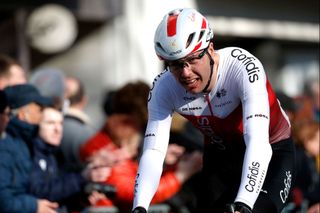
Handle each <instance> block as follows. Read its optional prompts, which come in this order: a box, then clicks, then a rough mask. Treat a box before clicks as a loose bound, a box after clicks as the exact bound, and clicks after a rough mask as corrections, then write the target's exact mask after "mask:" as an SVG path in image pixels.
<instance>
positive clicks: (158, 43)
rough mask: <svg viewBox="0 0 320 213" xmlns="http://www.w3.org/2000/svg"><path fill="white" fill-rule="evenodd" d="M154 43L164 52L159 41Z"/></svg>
mask: <svg viewBox="0 0 320 213" xmlns="http://www.w3.org/2000/svg"><path fill="white" fill-rule="evenodd" d="M156 45H157V47H159V48H160V49H161V50H162V51H164V52H165V50H164V49H163V47H162V46H161V44H160V42H157V43H156Z"/></svg>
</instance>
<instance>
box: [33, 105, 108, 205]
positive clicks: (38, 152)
mask: <svg viewBox="0 0 320 213" xmlns="http://www.w3.org/2000/svg"><path fill="white" fill-rule="evenodd" d="M62 125H63V115H62V112H61V111H59V110H57V109H55V108H53V107H46V108H44V110H43V117H42V120H41V122H40V125H39V136H38V137H37V139H35V140H33V162H34V165H33V170H32V173H31V184H30V192H31V193H32V194H34V195H36V196H37V197H40V198H45V199H48V200H50V201H56V202H58V203H59V204H60V206H65V207H67V209H68V210H69V211H73V210H77V211H79V210H81V208H84V207H85V206H86V205H85V204H86V195H85V194H83V193H82V192H83V191H84V188H85V185H86V184H87V183H89V182H102V181H104V180H105V179H106V178H107V176H108V175H109V173H110V170H111V169H110V167H105V166H101V165H97V164H95V163H91V164H89V165H87V166H86V167H85V169H84V170H83V171H82V172H65V171H62V170H59V168H58V164H57V159H56V156H55V153H56V151H57V149H58V146H59V145H60V143H61V138H62V133H63V126H62ZM79 199H80V201H81V203H80V202H78V201H79ZM72 200H77V201H76V204H75V205H74V202H73V201H72ZM71 201H72V202H71ZM88 204H89V203H88Z"/></svg>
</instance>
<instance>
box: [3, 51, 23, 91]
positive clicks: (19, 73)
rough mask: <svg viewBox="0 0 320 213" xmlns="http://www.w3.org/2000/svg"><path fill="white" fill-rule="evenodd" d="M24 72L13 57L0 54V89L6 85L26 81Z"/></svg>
mask: <svg viewBox="0 0 320 213" xmlns="http://www.w3.org/2000/svg"><path fill="white" fill-rule="evenodd" d="M26 81H27V79H26V73H25V71H24V70H23V68H22V67H21V66H20V65H19V64H18V62H16V61H15V60H14V59H13V58H10V57H9V56H7V55H1V54H0V90H3V89H4V88H5V87H7V86H12V85H16V84H24V83H26Z"/></svg>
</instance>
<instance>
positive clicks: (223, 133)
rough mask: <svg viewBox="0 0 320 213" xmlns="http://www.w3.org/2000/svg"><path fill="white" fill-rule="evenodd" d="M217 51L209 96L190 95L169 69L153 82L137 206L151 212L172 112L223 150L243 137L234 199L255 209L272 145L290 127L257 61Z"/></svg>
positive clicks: (234, 49)
mask: <svg viewBox="0 0 320 213" xmlns="http://www.w3.org/2000/svg"><path fill="white" fill-rule="evenodd" d="M217 53H218V54H219V56H220V60H219V66H218V71H217V72H218V74H217V80H216V85H215V87H214V89H213V90H212V91H210V93H208V94H204V93H199V94H192V93H189V92H187V91H186V90H185V89H184V88H183V86H182V85H180V84H179V83H178V82H177V81H176V79H175V77H174V76H173V74H172V73H170V72H169V71H167V70H165V71H163V72H162V73H161V74H159V75H158V76H157V77H156V78H155V80H154V82H153V85H152V88H151V91H150V95H149V103H148V110H149V121H148V125H147V129H146V133H145V140H144V152H143V155H142V157H141V160H140V164H139V171H138V174H137V179H136V187H135V199H134V207H136V206H143V207H145V208H146V209H147V208H148V207H149V204H150V202H151V199H152V197H153V195H154V193H155V192H156V189H157V186H158V183H159V180H160V176H161V173H162V165H163V160H164V157H165V153H166V150H167V146H168V141H169V132H170V127H171V120H172V113H173V112H174V111H175V112H178V113H179V114H181V115H182V116H184V117H185V118H187V119H188V120H190V121H191V122H192V123H193V124H194V125H195V126H196V127H197V128H198V129H199V130H200V131H201V132H202V133H203V134H204V135H205V143H214V144H215V145H217V146H218V148H220V149H224V148H225V144H226V143H234V142H237V141H242V140H243V139H244V141H245V144H246V153H245V158H244V163H243V170H242V178H241V184H240V188H239V191H238V194H237V197H236V200H235V201H239V202H243V203H245V204H247V205H248V206H250V207H251V208H252V207H253V205H254V203H255V201H256V199H257V197H258V195H259V192H260V190H261V187H262V184H263V182H264V179H265V176H266V173H267V170H268V165H269V161H270V159H271V155H272V150H271V146H270V144H272V143H276V142H278V141H281V140H283V139H286V138H288V137H290V123H289V121H288V119H287V117H286V115H285V113H284V112H283V110H282V109H281V107H280V104H279V102H278V101H277V99H276V97H275V94H274V91H273V90H272V88H271V86H270V84H269V82H268V80H267V77H266V74H265V71H264V68H263V66H262V64H261V63H260V61H259V60H258V59H257V58H256V57H254V56H253V55H252V54H250V53H249V52H247V51H246V50H244V49H241V48H237V47H228V48H224V49H221V50H218V51H217ZM221 163H222V164H223V162H221ZM213 169H214V168H213Z"/></svg>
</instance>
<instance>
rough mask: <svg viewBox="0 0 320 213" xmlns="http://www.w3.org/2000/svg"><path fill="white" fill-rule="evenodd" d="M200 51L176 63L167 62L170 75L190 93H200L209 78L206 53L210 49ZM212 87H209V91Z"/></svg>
mask: <svg viewBox="0 0 320 213" xmlns="http://www.w3.org/2000/svg"><path fill="white" fill-rule="evenodd" d="M210 47H211V46H209V48H206V49H203V50H200V51H197V52H195V53H194V54H192V55H189V56H187V57H185V58H184V59H181V60H178V61H169V62H167V64H168V67H169V69H170V71H171V73H172V74H173V75H174V76H175V78H176V79H177V81H178V82H179V83H180V84H181V85H182V86H183V87H184V88H185V89H186V90H187V91H189V92H191V93H201V92H202V91H203V89H204V88H205V87H206V85H207V83H208V80H209V78H210V69H211V67H210V59H209V57H208V54H209V53H207V51H212V48H210ZM211 88H212V87H210V86H209V88H208V89H209V90H210V89H211Z"/></svg>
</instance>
